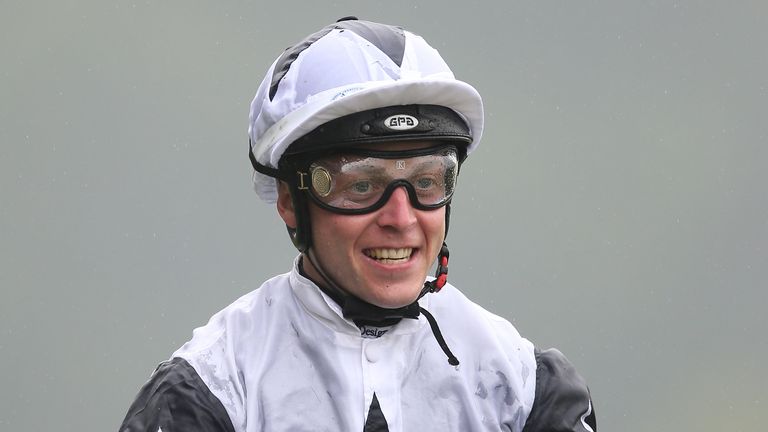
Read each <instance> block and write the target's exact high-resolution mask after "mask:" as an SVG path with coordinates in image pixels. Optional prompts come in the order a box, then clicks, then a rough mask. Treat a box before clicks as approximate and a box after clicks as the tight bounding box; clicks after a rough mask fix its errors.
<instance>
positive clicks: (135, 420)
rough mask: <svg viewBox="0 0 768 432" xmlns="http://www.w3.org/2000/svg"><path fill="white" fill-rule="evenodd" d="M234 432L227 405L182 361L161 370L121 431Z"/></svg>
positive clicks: (165, 364) (166, 364)
mask: <svg viewBox="0 0 768 432" xmlns="http://www.w3.org/2000/svg"><path fill="white" fill-rule="evenodd" d="M234 430H235V429H234V427H233V426H232V422H231V420H230V419H229V414H228V413H227V411H226V409H225V408H224V406H223V405H222V404H221V402H220V401H219V400H218V399H217V398H216V397H215V396H214V395H213V394H212V393H211V391H210V390H209V389H208V387H207V386H206V385H205V383H204V382H203V381H202V380H201V379H200V376H199V375H198V374H197V372H196V371H195V369H194V368H192V366H190V365H189V363H187V362H186V360H184V359H181V358H174V359H172V360H169V361H167V362H163V363H161V364H160V366H158V367H157V369H156V370H155V372H154V373H153V374H152V376H151V377H150V379H149V381H148V382H147V383H146V384H144V386H143V387H142V388H141V390H140V391H139V394H138V395H137V396H136V400H134V401H133V404H131V407H130V408H129V409H128V414H126V416H125V420H123V424H122V425H121V426H120V432H139V431H141V432H145V431H146V432H160V431H162V432H179V431H185V432H186V431H189V432H197V431H211V432H213V431H216V432H219V431H220V432H234Z"/></svg>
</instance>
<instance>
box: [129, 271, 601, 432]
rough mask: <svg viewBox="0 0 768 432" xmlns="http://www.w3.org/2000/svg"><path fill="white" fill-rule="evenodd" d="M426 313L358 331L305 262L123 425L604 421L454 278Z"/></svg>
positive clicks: (184, 361) (217, 323)
mask: <svg viewBox="0 0 768 432" xmlns="http://www.w3.org/2000/svg"><path fill="white" fill-rule="evenodd" d="M419 306H420V307H422V308H424V309H425V310H428V311H429V312H430V313H431V314H432V315H433V316H434V317H435V318H436V319H437V320H439V322H440V329H441V331H442V334H443V335H444V337H445V339H446V341H447V342H448V344H449V345H450V346H451V349H452V350H453V352H454V353H455V354H456V356H457V357H459V358H460V359H461V364H460V366H458V367H454V366H451V365H449V364H447V363H446V358H445V354H444V352H443V351H442V350H441V348H440V347H439V346H438V343H437V342H436V341H435V337H434V336H433V333H432V331H431V329H430V326H429V323H428V322H427V320H426V319H425V318H424V316H423V315H422V316H418V317H416V318H410V319H409V318H406V319H402V320H401V321H399V322H398V323H396V324H394V325H392V326H389V327H374V326H362V327H358V326H357V325H356V324H354V322H352V321H351V320H348V319H345V318H344V317H343V315H342V311H341V308H340V307H339V306H338V304H336V303H335V302H334V301H333V300H332V299H331V298H330V297H328V296H327V295H326V294H325V293H323V292H322V291H321V290H320V289H319V288H318V287H317V286H316V285H315V284H314V283H313V282H312V281H310V280H309V279H307V278H305V277H304V276H302V275H301V274H300V272H299V270H298V260H297V262H296V263H295V264H294V268H293V270H292V271H291V272H290V273H287V274H284V275H280V276H277V277H275V278H272V279H270V280H268V281H267V282H265V283H264V284H263V285H262V286H261V287H260V288H259V289H257V290H255V291H252V292H251V293H249V294H246V295H245V296H243V297H241V298H240V299H238V300H237V301H235V302H234V303H232V304H231V305H229V306H228V307H226V308H225V309H223V310H222V311H220V312H218V313H217V314H215V315H214V316H213V317H212V318H211V320H210V321H209V322H208V324H207V325H205V326H203V327H200V328H198V329H196V330H195V331H194V334H193V337H192V339H191V340H190V341H189V342H187V343H186V344H184V345H183V346H182V347H181V348H180V349H179V350H177V351H176V352H175V353H173V355H172V356H171V359H170V360H168V361H166V362H163V363H161V364H160V366H158V368H157V369H156V370H155V372H154V374H153V375H152V376H151V378H150V379H149V381H148V382H147V383H146V384H145V385H144V386H143V387H142V389H141V391H140V392H139V394H138V396H137V398H136V400H135V401H134V403H133V405H132V406H131V407H130V409H129V411H128V414H127V415H126V417H125V420H124V421H123V424H122V426H121V427H120V430H121V431H124V432H127V431H151V432H158V431H163V432H180V431H185V432H195V431H237V432H241V431H248V432H251V431H363V432H373V431H515V432H535V431H548V432H556V431H578V432H587V431H591V432H594V431H595V430H596V424H595V423H596V421H595V414H594V410H593V406H592V401H591V399H590V395H589V390H588V388H587V385H586V383H585V381H584V380H583V379H582V378H581V377H580V376H579V375H578V373H577V372H576V371H575V369H574V368H573V366H572V365H571V364H570V363H569V362H568V360H567V359H566V358H565V357H564V356H563V355H562V354H561V353H560V352H559V351H557V350H554V349H549V350H545V351H541V350H539V349H537V348H535V347H534V346H533V344H532V343H531V342H529V341H528V340H526V339H524V338H523V337H521V336H520V334H519V333H518V332H517V330H515V328H514V327H513V326H512V325H511V324H510V323H509V322H508V321H507V320H505V319H503V318H500V317H498V316H496V315H494V314H492V313H490V312H488V311H486V310H485V309H483V308H481V307H480V306H478V305H477V304H475V303H473V302H471V301H470V300H468V299H467V298H466V297H465V296H464V295H463V294H461V292H459V291H458V290H457V289H456V288H454V287H453V286H451V285H450V284H448V285H446V286H445V287H444V288H443V289H442V291H441V292H440V293H439V294H437V295H427V296H424V297H422V298H421V299H420V300H419Z"/></svg>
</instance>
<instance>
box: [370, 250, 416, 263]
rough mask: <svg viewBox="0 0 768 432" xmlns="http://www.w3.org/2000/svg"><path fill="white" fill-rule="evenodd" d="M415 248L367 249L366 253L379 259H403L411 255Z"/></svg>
mask: <svg viewBox="0 0 768 432" xmlns="http://www.w3.org/2000/svg"><path fill="white" fill-rule="evenodd" d="M412 252H413V248H399V249H366V251H365V254H366V255H368V256H369V257H371V258H374V259H377V260H385V261H390V260H403V259H407V258H409V257H410V256H411V253H412Z"/></svg>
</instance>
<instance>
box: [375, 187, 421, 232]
mask: <svg viewBox="0 0 768 432" xmlns="http://www.w3.org/2000/svg"><path fill="white" fill-rule="evenodd" d="M415 223H416V210H415V209H414V208H413V206H411V201H410V199H409V198H408V191H406V190H405V187H402V186H401V187H399V188H397V189H395V190H394V191H392V195H391V196H390V197H389V199H388V200H387V202H386V203H385V204H384V206H383V207H382V208H381V209H379V217H378V224H379V225H381V226H391V227H395V228H406V227H409V226H411V225H413V224H415Z"/></svg>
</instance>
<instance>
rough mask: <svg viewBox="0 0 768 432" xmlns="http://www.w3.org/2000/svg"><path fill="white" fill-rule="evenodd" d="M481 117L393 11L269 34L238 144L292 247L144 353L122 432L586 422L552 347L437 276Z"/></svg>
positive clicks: (531, 427)
mask: <svg viewBox="0 0 768 432" xmlns="http://www.w3.org/2000/svg"><path fill="white" fill-rule="evenodd" d="M482 129H483V106H482V101H481V98H480V95H479V94H478V93H477V91H476V90H475V89H474V88H473V87H472V86H470V85H469V84H467V83H464V82H462V81H459V80H457V79H455V77H454V76H453V73H452V72H451V70H450V69H449V68H448V66H447V65H446V64H445V62H444V61H443V59H442V58H441V57H440V55H439V54H438V52H437V51H436V50H434V49H433V48H432V47H431V46H429V45H428V44H427V43H426V42H425V41H424V39H422V38H421V37H419V36H417V35H415V34H413V33H411V32H408V31H405V30H403V29H401V28H399V27H395V26H389V25H383V24H378V23H373V22H367V21H359V20H357V19H354V18H348V19H343V20H340V21H339V22H337V23H335V24H332V25H330V26H327V27H325V28H323V29H321V30H320V31H319V32H317V33H314V34H312V35H310V36H308V37H307V38H306V39H304V40H302V41H301V42H299V43H298V44H296V45H295V46H293V47H291V48H289V49H287V50H286V51H285V52H284V53H283V54H282V55H281V56H280V57H279V58H278V59H277V60H276V61H275V62H274V63H273V64H272V67H271V68H270V69H269V71H268V72H267V75H266V77H265V78H264V80H263V81H262V83H261V86H260V87H259V90H258V91H257V93H256V97H255V98H254V100H253V103H252V104H251V114H250V127H249V136H250V145H249V156H250V159H251V163H252V164H253V167H254V169H255V171H256V172H255V174H254V185H255V189H256V192H257V193H258V195H259V197H260V198H262V199H263V200H265V201H267V202H270V203H275V204H276V207H277V212H278V213H279V215H280V217H281V218H282V220H283V221H284V222H285V225H286V227H287V228H288V232H289V234H290V237H291V240H292V241H293V244H294V245H295V246H296V248H297V249H298V251H299V256H298V257H297V258H296V260H295V262H294V264H293V268H292V269H291V271H290V272H289V273H286V274H283V275H279V276H276V277H274V278H272V279H270V280H268V281H267V282H265V283H264V284H263V285H262V286H261V287H260V288H259V289H257V290H254V291H252V292H251V293H249V294H246V295H245V296H243V297H242V298H240V299H239V300H237V301H236V302H234V303H232V304H231V305H230V306H228V307H227V308H225V309H224V310H222V311H220V312H219V313H217V314H216V315H214V316H213V317H212V318H211V320H210V321H209V322H208V324H207V325H205V326H204V327H201V328H198V329H196V330H195V331H194V334H193V337H192V339H191V340H190V341H189V342H187V343H186V344H185V345H184V346H182V347H181V348H180V349H178V350H177V351H176V352H175V353H174V354H173V355H172V356H171V359H170V360H168V361H166V362H163V363H161V364H160V366H159V367H158V368H157V370H156V371H155V373H154V374H153V375H152V377H151V378H150V380H149V382H147V384H146V385H145V386H144V387H143V388H142V389H141V391H140V393H139V395H138V396H137V398H136V400H135V401H134V403H133V405H132V406H131V408H130V409H129V411H128V414H127V415H126V418H125V420H124V422H123V426H122V428H121V430H124V431H139V430H141V431H145V430H147V431H152V432H155V431H160V430H162V431H165V432H171V431H364V432H365V431H480V430H504V431H516V432H521V431H524V432H534V431H580V432H584V431H594V430H595V429H596V428H595V416H594V412H593V408H592V402H591V399H590V396H589V390H588V389H587V386H586V384H585V383H584V380H583V379H582V378H581V377H580V376H579V375H578V374H577V373H576V372H575V370H574V369H573V367H572V366H571V365H570V363H569V362H568V361H567V360H566V359H565V357H564V356H563V355H562V354H560V353H559V352H558V351H557V350H554V349H550V350H539V349H538V348H535V347H534V345H533V344H532V343H531V342H529V341H528V340H526V339H524V338H523V337H521V336H520V335H519V333H518V332H517V331H516V330H515V328H514V327H513V326H512V325H511V324H510V323H509V322H508V321H506V320H505V319H503V318H500V317H498V316H496V315H493V314H491V313H490V312H488V311H486V310H485V309H483V308H481V307H480V306H478V305H476V304H474V303H472V302H471V301H470V300H468V299H467V298H466V297H465V296H464V295H462V294H461V292H460V291H458V290H457V289H456V288H455V287H453V286H451V285H450V284H448V283H447V282H446V280H447V273H448V247H447V246H446V244H445V236H446V234H447V232H448V222H449V218H450V204H451V199H452V197H453V194H454V192H455V189H456V185H457V182H458V177H459V171H460V168H461V167H462V164H463V163H464V161H465V160H466V158H467V156H468V155H469V154H470V153H471V152H472V151H474V150H475V149H476V148H477V146H478V144H479V142H480V136H481V134H482ZM435 262H436V264H435ZM433 265H434V266H435V274H434V277H431V276H428V273H430V269H431V267H432V266H433Z"/></svg>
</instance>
